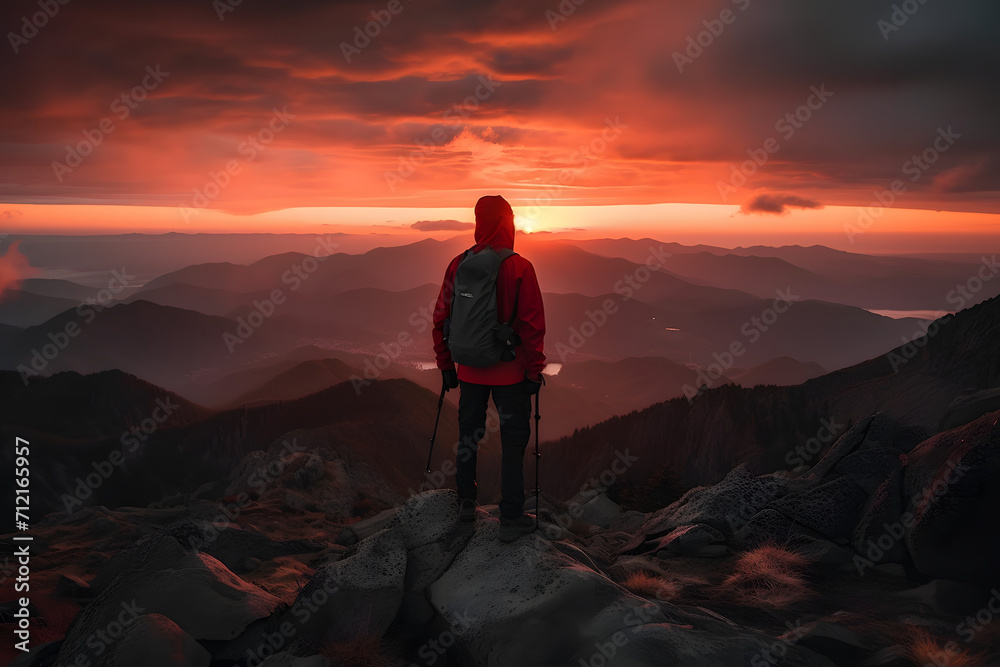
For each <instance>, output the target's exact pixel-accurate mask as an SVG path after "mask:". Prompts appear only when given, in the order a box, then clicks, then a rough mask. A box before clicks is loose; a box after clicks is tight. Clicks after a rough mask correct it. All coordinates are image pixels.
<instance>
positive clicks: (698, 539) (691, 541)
mask: <svg viewBox="0 0 1000 667" xmlns="http://www.w3.org/2000/svg"><path fill="white" fill-rule="evenodd" d="M725 544H726V536H725V535H723V534H722V533H720V532H719V531H717V530H716V529H715V528H712V527H711V526H706V525H705V524H697V525H694V526H681V527H680V528H676V529H674V530H672V531H671V532H670V533H668V534H667V535H666V536H664V537H661V538H659V539H658V540H656V541H655V546H654V547H653V552H654V553H655V554H656V555H660V552H661V551H665V552H670V553H676V554H681V555H694V554H697V553H698V552H699V551H701V550H702V548H704V547H707V546H710V545H725Z"/></svg>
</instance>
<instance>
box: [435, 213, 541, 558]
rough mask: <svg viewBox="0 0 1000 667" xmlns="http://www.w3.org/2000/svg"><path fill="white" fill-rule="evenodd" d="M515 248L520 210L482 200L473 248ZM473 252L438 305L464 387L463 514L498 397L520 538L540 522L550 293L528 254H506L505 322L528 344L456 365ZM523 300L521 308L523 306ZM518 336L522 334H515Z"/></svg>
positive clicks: (438, 342) (447, 357)
mask: <svg viewBox="0 0 1000 667" xmlns="http://www.w3.org/2000/svg"><path fill="white" fill-rule="evenodd" d="M487 246H490V247H492V248H493V249H494V250H499V249H502V248H508V249H511V250H513V248H514V211H513V210H512V209H511V207H510V204H508V203H507V201H506V200H505V199H504V198H503V197H501V196H499V195H496V196H488V197H483V198H482V199H480V200H479V202H477V203H476V245H475V246H474V247H473V248H472V252H473V253H478V252H481V251H483V250H485V249H486V247H487ZM464 256H465V253H462V254H461V255H459V256H458V257H456V258H455V259H453V260H452V261H451V264H449V265H448V270H447V271H446V272H445V276H444V283H443V284H442V285H441V292H440V294H439V295H438V300H437V305H436V307H435V309H434V334H433V335H434V352H435V354H436V355H437V366H438V368H439V369H440V370H441V374H442V381H443V383H444V389H445V390H448V389H452V388H455V387H458V386H461V394H460V396H459V402H458V427H459V438H460V440H459V445H458V456H457V459H458V460H457V466H456V467H457V471H456V476H455V477H456V485H457V487H458V497H459V516H460V518H461V520H462V521H465V522H471V521H473V520H474V519H475V513H476V453H477V451H478V448H479V441H480V440H481V439H482V438H483V436H484V435H485V433H486V408H487V404H488V401H489V398H490V395H491V394H492V396H493V404H494V405H495V406H496V409H497V414H498V415H499V417H500V442H501V445H502V450H503V457H502V462H501V481H500V487H501V500H500V539H501V540H502V541H504V542H513V541H514V540H516V539H517V538H518V537H520V536H521V535H523V534H525V533H529V532H531V531H532V530H533V529H534V522H533V520H532V519H531V518H530V517H528V516H527V515H525V514H524V450H525V447H526V446H527V445H528V439H529V437H530V435H531V425H530V416H531V396H532V394H536V393H538V390H539V388H540V387H541V384H542V375H541V373H542V368H544V366H545V354H544V353H543V352H542V341H543V338H544V337H545V314H544V312H543V309H542V293H541V290H540V289H539V288H538V279H537V278H536V277H535V269H534V267H533V266H532V265H531V262H529V261H528V260H526V259H524V258H523V257H521V256H520V255H512V256H510V257H508V258H507V259H505V260H503V262H502V263H501V264H500V269H499V273H498V274H497V281H496V290H497V296H496V300H497V315H498V321H499V322H511V326H512V327H513V329H514V332H515V334H517V336H519V338H520V344H518V345H517V346H516V347H515V352H516V356H515V357H514V359H513V360H511V361H498V362H497V363H495V364H493V365H490V366H482V367H474V366H467V365H462V364H458V365H457V370H456V364H455V363H454V362H453V360H452V356H451V352H450V350H449V349H448V344H447V342H446V340H445V321H446V320H448V318H449V317H451V307H452V293H453V287H454V283H455V273H456V271H457V270H458V265H459V263H460V262H461V261H462V259H463V257H464ZM515 306H516V313H515ZM515 340H517V339H516V338H515Z"/></svg>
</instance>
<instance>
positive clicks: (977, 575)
mask: <svg viewBox="0 0 1000 667" xmlns="http://www.w3.org/2000/svg"><path fill="white" fill-rule="evenodd" d="M909 458H910V463H909V465H908V466H907V467H906V473H905V475H904V479H903V493H904V501H905V502H906V503H909V504H912V505H913V506H914V510H913V512H912V515H910V516H907V515H904V517H903V518H904V521H903V525H904V526H906V537H905V540H906V548H907V550H908V551H909V553H910V557H911V558H912V559H913V563H914V565H915V566H916V568H917V570H919V571H920V572H921V573H923V574H924V575H926V576H928V577H931V578H934V579H952V580H956V581H965V582H968V583H972V584H982V585H995V584H996V583H997V582H1000V559H998V558H997V557H996V554H998V553H1000V531H997V530H995V529H994V528H992V526H994V525H995V524H994V522H995V521H996V517H997V516H998V515H1000V484H997V479H1000V412H993V413H990V414H988V415H985V416H983V417H980V418H979V419H977V420H976V421H974V422H972V423H970V424H967V425H965V426H962V427H959V428H956V429H953V430H951V431H946V432H944V433H940V434H938V435H936V436H934V437H932V438H930V439H928V440H926V441H925V442H923V443H922V444H920V445H919V446H918V447H917V448H916V449H914V450H913V451H912V452H911V454H910V457H909Z"/></svg>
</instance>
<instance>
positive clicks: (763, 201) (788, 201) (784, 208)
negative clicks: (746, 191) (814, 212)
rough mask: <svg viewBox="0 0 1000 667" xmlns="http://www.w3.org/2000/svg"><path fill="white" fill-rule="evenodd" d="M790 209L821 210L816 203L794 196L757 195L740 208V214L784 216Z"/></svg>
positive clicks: (820, 206) (819, 205)
mask: <svg viewBox="0 0 1000 667" xmlns="http://www.w3.org/2000/svg"><path fill="white" fill-rule="evenodd" d="M790 208H823V205H822V204H820V203H819V202H818V201H813V200H812V199H806V198H805V197H797V196H796V195H766V194H765V195H757V196H756V197H754V198H753V199H751V200H750V201H749V202H747V203H746V204H743V206H741V207H740V213H743V214H750V213H771V214H774V215H784V214H785V213H788V209H790Z"/></svg>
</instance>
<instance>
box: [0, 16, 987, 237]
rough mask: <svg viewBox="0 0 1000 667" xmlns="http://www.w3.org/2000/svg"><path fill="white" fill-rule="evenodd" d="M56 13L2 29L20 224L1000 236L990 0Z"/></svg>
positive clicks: (1, 171)
mask: <svg viewBox="0 0 1000 667" xmlns="http://www.w3.org/2000/svg"><path fill="white" fill-rule="evenodd" d="M41 4H42V5H46V3H45V2H43V3H41ZM53 6H55V2H53ZM39 7H40V5H39V3H38V2H37V0H36V1H25V0H14V1H13V2H9V3H6V5H5V6H4V8H3V9H2V13H0V26H2V27H3V29H4V32H5V35H6V41H7V44H6V45H5V46H4V47H3V49H4V50H5V52H4V54H3V57H2V60H0V62H2V67H3V71H2V79H0V87H2V88H3V96H2V98H0V119H2V122H0V133H2V135H3V138H2V141H0V143H2V148H0V202H2V203H0V225H2V226H3V230H4V231H7V230H9V231H11V232H18V233H26V232H46V231H69V230H74V231H99V232H100V231H123V230H124V231H169V230H176V231H202V230H210V231H242V230H247V231H261V230H271V231H312V230H314V229H315V228H316V227H317V226H318V225H343V226H351V227H352V228H353V227H356V226H360V227H361V228H364V227H365V226H368V225H383V226H389V227H393V226H396V227H399V226H405V227H407V228H409V226H410V225H411V224H412V223H413V222H417V221H435V220H452V219H454V220H458V221H460V222H462V221H465V222H467V221H469V220H471V208H472V205H473V204H474V202H475V200H476V199H477V198H478V197H479V196H480V195H481V194H486V193H501V194H504V195H505V196H507V198H508V199H509V200H510V201H511V203H512V204H513V205H514V206H515V210H516V211H517V212H518V214H519V222H520V224H521V226H522V227H526V228H528V227H530V228H531V229H533V230H534V231H545V230H548V231H559V230H584V231H586V232H588V233H599V234H602V235H618V236H620V235H640V234H641V235H657V236H660V237H661V238H666V239H668V240H681V241H682V242H686V241H689V242H696V241H697V240H698V238H697V237H698V235H699V233H701V234H703V235H705V240H706V241H711V242H716V243H723V244H725V242H726V241H727V240H728V241H730V242H731V244H732V245H736V244H739V243H747V242H752V241H753V240H754V239H757V240H759V241H761V242H768V243H779V242H785V243H797V242H801V243H804V242H826V243H827V244H829V245H836V246H838V247H845V248H846V247H851V246H853V245H855V244H861V245H859V246H858V247H867V248H869V249H872V244H873V243H874V242H875V239H878V243H877V244H876V245H877V246H878V248H880V249H882V250H887V249H891V247H892V245H893V242H892V240H891V237H892V236H893V235H900V234H903V235H909V236H907V239H906V240H904V239H903V238H902V237H900V238H899V244H898V248H899V249H927V250H931V249H935V248H943V249H948V250H960V249H969V250H976V249H979V248H980V247H981V246H982V245H983V244H984V243H990V242H991V239H995V238H996V234H997V231H998V230H1000V227H998V225H1000V222H998V221H1000V217H998V216H1000V158H998V157H997V156H998V147H1000V127H998V123H997V117H998V110H1000V104H998V101H1000V91H998V87H997V85H996V84H997V72H998V71H1000V45H998V44H1000V41H998V40H997V39H996V29H997V25H1000V6H998V5H997V3H995V2H990V1H989V0H981V1H978V2H972V1H958V2H948V3H946V2H942V1H940V0H927V1H926V2H925V3H924V4H921V3H920V2H919V1H918V0H909V1H908V2H902V3H895V4H894V3H892V2H887V1H886V2H883V1H881V0H880V1H877V2H866V3H844V2H832V1H829V2H808V3H805V2H801V0H781V1H772V2H768V3H764V2H761V1H759V0H736V1H731V0H725V1H723V2H694V1H678V2H668V3H664V2H640V1H630V0H626V1H618V2H610V1H606V0H605V1H602V0H588V1H586V2H582V3H581V4H580V5H576V4H574V3H573V2H572V1H571V0H564V2H563V3H562V4H561V5H560V4H559V2H556V1H554V0H553V1H552V2H503V3H501V2H476V3H470V2H442V1H439V0H396V1H393V2H389V1H387V0H376V1H373V2H318V1H306V0H297V1H293V2H282V3H280V5H279V4H278V3H265V2H263V1H262V0H242V1H241V2H238V4H237V0H217V1H216V2H214V3H213V2H212V1H211V0H199V1H197V2H149V3H112V2H103V1H100V0H88V1H87V2H83V1H82V0H77V1H75V2H69V3H68V4H65V5H58V11H57V12H55V15H54V16H51V17H47V16H44V15H43V14H39V12H41V11H42V10H41V9H39ZM894 7H896V8H897V9H894ZM571 9H572V13H570V11H569V10H571ZM905 10H909V11H910V12H911V14H912V15H910V14H907V13H906V11H905ZM50 11H51V9H50ZM392 11H395V13H392ZM372 12H375V13H376V14H375V15H374V16H373V14H372ZM25 17H27V18H25ZM43 19H44V20H43ZM378 19H380V20H381V21H382V23H384V24H385V25H380V24H378V23H376V22H375V21H376V20H378ZM32 20H34V22H35V23H36V24H44V25H42V27H40V28H37V29H35V26H34V25H31V22H32ZM366 29H367V30H368V33H369V35H374V36H365V35H364V34H363V33H364V31H365V30H366ZM699 42H700V44H699ZM123 96H124V97H123ZM789 114H790V115H789ZM77 155H79V157H77ZM921 156H923V157H921ZM915 157H916V158H918V159H917V160H914V158H915ZM753 160H756V162H757V163H761V162H762V163H763V164H757V163H755V162H754V161H753ZM894 181H897V182H898V185H901V186H902V188H898V189H897V193H896V194H894V195H892V200H891V201H890V200H889V199H886V195H882V194H881V193H883V192H885V191H889V190H890V189H891V188H892V185H893V183H894ZM876 193H879V194H876ZM879 196H881V197H882V201H883V203H885V204H886V205H885V206H883V204H877V205H876V207H875V210H874V213H875V214H876V215H875V218H874V221H873V223H872V224H870V225H869V226H868V227H864V228H862V232H863V234H861V235H857V234H855V235H854V238H853V239H852V238H851V234H850V233H849V232H848V231H847V227H848V226H849V225H851V224H857V222H858V221H862V220H863V219H864V218H863V215H864V214H863V212H862V211H859V210H858V209H857V208H855V207H858V206H865V207H867V206H870V205H871V204H873V203H875V202H877V201H878V197H879ZM68 204H69V205H72V206H66V205H68ZM649 205H663V206H649ZM565 207H573V208H565ZM580 207H588V208H580ZM425 231H426V230H425ZM913 234H917V235H918V236H919V237H920V238H922V239H924V240H923V241H919V240H917V241H914V237H913V236H912V235H913ZM945 235H949V236H951V237H953V238H951V239H950V240H949V241H947V242H946V245H947V246H948V247H943V246H942V245H941V244H942V243H943V242H945V241H943V240H942V239H944V238H945ZM709 237H710V238H709ZM865 244H867V245H865ZM924 246H926V247H924ZM995 246H996V244H994V248H995Z"/></svg>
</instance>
